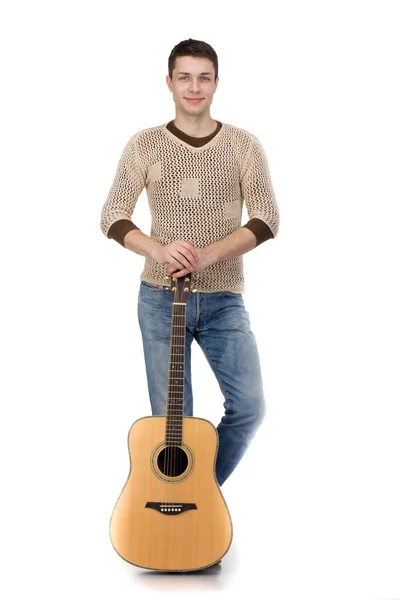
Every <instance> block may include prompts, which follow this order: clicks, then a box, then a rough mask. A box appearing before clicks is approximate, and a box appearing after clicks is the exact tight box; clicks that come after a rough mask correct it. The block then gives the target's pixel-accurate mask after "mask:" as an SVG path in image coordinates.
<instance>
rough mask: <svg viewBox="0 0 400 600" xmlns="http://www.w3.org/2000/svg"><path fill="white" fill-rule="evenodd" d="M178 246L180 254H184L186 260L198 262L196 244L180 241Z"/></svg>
mask: <svg viewBox="0 0 400 600" xmlns="http://www.w3.org/2000/svg"><path fill="white" fill-rule="evenodd" d="M178 244H179V245H180V248H178V249H177V250H178V252H180V253H181V254H182V253H183V254H184V256H186V258H187V259H188V260H189V261H191V262H193V261H194V262H196V261H197V260H198V258H197V254H196V252H195V251H194V247H195V244H194V243H193V242H184V241H183V240H178Z"/></svg>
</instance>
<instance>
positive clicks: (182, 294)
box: [164, 273, 197, 304]
mask: <svg viewBox="0 0 400 600" xmlns="http://www.w3.org/2000/svg"><path fill="white" fill-rule="evenodd" d="M195 277H196V276H195V274H194V273H188V274H187V275H183V276H182V277H171V275H167V276H166V277H165V279H166V280H167V281H168V283H169V285H166V286H164V287H165V289H167V290H170V292H171V296H172V300H173V301H174V302H180V303H181V304H186V302H187V300H188V298H189V294H190V292H193V293H196V292H197V289H196V287H195V284H194V280H195Z"/></svg>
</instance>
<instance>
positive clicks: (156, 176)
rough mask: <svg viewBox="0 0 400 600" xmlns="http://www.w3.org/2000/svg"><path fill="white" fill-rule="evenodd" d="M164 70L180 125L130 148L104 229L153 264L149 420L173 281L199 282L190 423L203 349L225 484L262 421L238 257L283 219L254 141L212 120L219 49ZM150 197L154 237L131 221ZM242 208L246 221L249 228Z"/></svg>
mask: <svg viewBox="0 0 400 600" xmlns="http://www.w3.org/2000/svg"><path fill="white" fill-rule="evenodd" d="M168 70H169V74H168V76H167V77H166V82H167V85H168V88H169V90H170V92H172V96H173V100H174V102H175V107H176V112H175V119H174V120H173V121H170V122H169V123H167V124H163V125H159V126H156V127H152V128H148V129H144V130H142V131H139V132H138V133H136V134H135V135H133V137H132V138H131V139H130V140H129V141H128V143H127V145H126V146H125V148H124V151H123V153H122V156H121V158H120V161H119V163H118V167H117V171H116V175H115V179H114V182H113V184H112V186H111V189H110V191H109V194H108V197H107V200H106V202H105V204H104V206H103V210H102V216H101V229H102V232H103V233H104V235H106V236H107V237H109V238H112V239H114V240H116V241H117V242H119V243H120V244H121V245H122V246H124V247H125V248H127V249H128V250H131V251H133V252H135V253H137V254H140V255H141V256H144V257H145V263H144V270H143V272H142V274H141V276H140V279H141V282H140V289H139V297H138V318H139V324H140V328H141V333H142V339H143V349H144V357H145V364H146V374H147V381H148V389H149V395H150V403H151V408H152V414H153V415H163V414H166V398H167V389H168V363H169V354H170V332H171V311H172V296H171V293H170V291H168V290H166V289H165V287H164V286H165V285H166V276H168V275H169V276H172V277H182V276H184V275H187V274H189V273H193V274H194V275H193V276H195V277H196V288H197V293H191V294H189V297H188V300H187V312H186V348H185V384H184V414H185V415H187V416H191V415H193V396H192V387H191V363H190V356H191V354H190V349H191V343H192V341H193V339H195V340H196V341H197V342H198V344H199V345H200V347H201V349H202V350H203V352H204V354H205V356H206V358H207V361H208V363H209V364H210V366H211V369H212V370H213V372H214V374H215V376H216V378H217V381H218V383H219V386H220V389H221V391H222V394H223V396H224V408H225V414H224V415H223V416H222V419H221V422H220V423H219V425H218V427H217V430H218V434H219V448H218V455H217V461H216V477H217V481H218V483H219V485H222V484H223V483H224V482H225V481H226V479H227V478H228V477H229V476H230V474H231V473H232V471H233V470H234V469H235V467H236V466H237V465H238V463H239V461H240V459H241V458H242V456H243V454H244V452H245V451H246V449H247V448H248V446H249V443H250V441H251V439H252V438H253V436H254V434H255V432H256V431H257V429H258V428H259V426H260V424H261V422H262V421H263V418H264V415H265V400H264V393H263V384H262V375H261V369H260V361H259V355H258V350H257V345H256V340H255V337H254V335H253V333H252V331H251V328H250V322H249V315H248V313H247V311H246V309H245V306H244V302H243V292H244V275H243V259H242V255H243V254H245V253H246V252H249V251H250V250H252V249H253V248H255V247H256V246H258V245H259V244H261V243H263V242H265V241H266V240H268V239H271V238H274V237H275V236H276V234H277V232H278V226H279V212H278V207H277V204H276V201H275V195H274V191H273V188H272V184H271V180H270V175H269V170H268V165H267V159H266V156H265V152H264V150H263V148H262V146H261V143H260V142H259V140H258V138H257V137H256V136H255V135H253V134H252V133H250V132H247V131H245V130H243V129H240V128H237V127H234V126H232V125H228V124H226V123H223V122H221V121H215V120H213V119H212V118H211V116H210V106H211V103H212V101H213V96H214V93H215V91H216V90H217V86H218V81H219V78H218V58H217V55H216V53H215V51H214V49H213V48H212V47H211V46H210V45H209V44H207V43H205V42H202V41H198V40H193V39H191V38H190V39H188V40H185V41H182V42H180V43H179V44H177V45H176V46H175V47H174V48H173V50H172V52H171V54H170V56H169V60H168ZM144 187H146V190H147V197H148V201H149V207H150V211H151V216H152V222H151V232H150V236H147V235H146V234H144V233H143V232H142V231H141V230H140V229H139V228H138V227H137V225H135V224H134V223H133V222H132V220H131V216H132V214H133V210H134V208H135V205H136V201H137V199H138V197H139V195H140V194H141V192H142V190H143V189H144ZM243 200H244V202H245V205H246V208H247V212H248V215H249V221H248V222H247V223H246V224H245V225H243V226H241V216H242V205H243Z"/></svg>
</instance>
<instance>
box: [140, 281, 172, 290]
mask: <svg viewBox="0 0 400 600" xmlns="http://www.w3.org/2000/svg"><path fill="white" fill-rule="evenodd" d="M140 285H141V287H142V288H145V289H146V290H151V291H152V292H165V291H168V290H165V288H163V286H162V285H158V286H157V285H156V284H155V283H149V282H148V281H143V280H142V281H141V282H140Z"/></svg>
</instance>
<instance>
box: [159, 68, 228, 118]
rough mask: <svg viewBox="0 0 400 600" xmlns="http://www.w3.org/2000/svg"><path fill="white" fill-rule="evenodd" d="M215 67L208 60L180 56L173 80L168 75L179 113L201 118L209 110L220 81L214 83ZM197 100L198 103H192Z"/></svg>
mask: <svg viewBox="0 0 400 600" xmlns="http://www.w3.org/2000/svg"><path fill="white" fill-rule="evenodd" d="M214 77H215V70H214V65H213V64H212V62H211V60H210V59H208V58H203V57H199V56H178V58H177V59H176V61H175V68H174V70H173V72H172V79H171V78H170V77H169V75H167V85H168V88H169V90H170V91H171V92H172V95H173V99H174V102H175V104H176V109H177V112H183V113H185V114H187V115H192V116H200V115H202V114H204V112H207V111H208V110H209V107H210V105H211V103H212V101H213V95H214V92H215V90H216V89H217V85H218V80H219V79H217V80H216V81H214ZM190 99H196V100H198V102H190Z"/></svg>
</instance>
